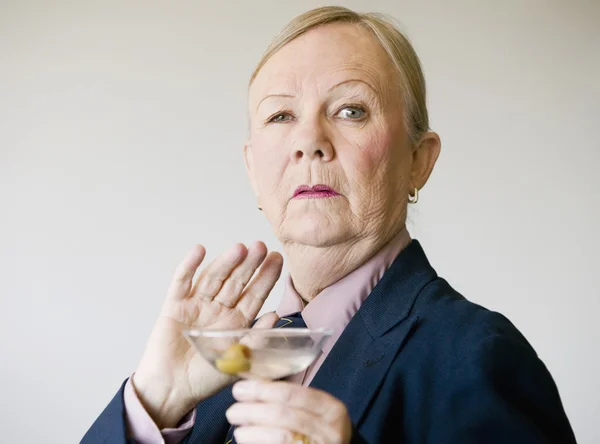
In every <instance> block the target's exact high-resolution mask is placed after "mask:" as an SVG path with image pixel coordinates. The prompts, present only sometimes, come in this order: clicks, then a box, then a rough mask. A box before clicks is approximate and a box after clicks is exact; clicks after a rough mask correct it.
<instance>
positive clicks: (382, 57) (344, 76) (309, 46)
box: [250, 23, 396, 103]
mask: <svg viewBox="0 0 600 444" xmlns="http://www.w3.org/2000/svg"><path fill="white" fill-rule="evenodd" d="M350 78H352V79H358V80H363V81H366V82H368V83H369V84H370V85H371V86H372V87H373V88H374V89H375V90H376V91H378V92H379V93H380V94H386V93H387V92H388V90H389V89H390V88H391V87H392V85H394V84H395V83H396V82H394V81H393V80H394V78H395V71H394V67H393V65H392V62H391V60H390V59H389V57H388V55H387V53H386V52H385V50H384V49H383V48H382V47H381V45H380V44H379V43H378V42H377V40H376V39H375V37H374V36H373V35H372V34H371V33H370V32H369V31H368V30H366V29H364V28H362V27H361V26H359V25H356V24H347V23H335V24H330V25H326V26H321V27H318V28H314V29H311V30H310V31H308V32H306V33H305V34H303V35H301V36H300V37H298V38H296V39H295V40H293V41H291V42H290V43H288V44H287V45H285V46H284V47H283V48H281V49H280V50H279V51H278V52H276V53H275V54H274V55H273V56H272V57H271V58H270V59H269V60H268V61H267V63H265V65H264V66H263V67H262V69H261V70H260V71H259V73H258V75H257V76H256V78H255V80H254V83H253V84H252V86H251V88H250V102H251V103H252V102H254V101H256V100H260V98H261V97H262V96H264V95H265V94H269V93H273V92H274V91H275V90H285V92H288V93H302V92H305V91H306V90H309V89H312V90H315V91H321V90H327V89H328V88H329V87H331V86H332V85H334V84H336V83H339V82H342V81H344V80H348V79H350ZM277 92H282V91H277Z"/></svg>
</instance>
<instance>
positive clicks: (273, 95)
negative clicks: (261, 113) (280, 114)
mask: <svg viewBox="0 0 600 444" xmlns="http://www.w3.org/2000/svg"><path fill="white" fill-rule="evenodd" d="M348 83H362V84H363V85H367V86H368V87H369V88H370V89H371V90H372V91H373V92H374V93H375V94H377V90H376V89H375V88H374V87H373V86H371V84H370V83H369V82H366V81H364V80H361V79H347V80H342V81H341V82H339V83H336V84H335V85H333V86H331V87H330V88H329V89H328V90H327V92H331V91H333V90H334V89H336V88H339V87H340V86H343V85H346V84H348ZM271 97H288V98H294V97H296V96H294V95H293V94H286V93H272V94H267V95H266V96H264V97H263V98H262V99H260V102H258V105H256V109H257V110H258V108H259V107H260V104H261V103H263V102H264V101H265V100H266V99H268V98H271Z"/></svg>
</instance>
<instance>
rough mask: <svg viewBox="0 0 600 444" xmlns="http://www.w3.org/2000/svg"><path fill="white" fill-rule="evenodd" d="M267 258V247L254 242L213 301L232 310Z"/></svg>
mask: <svg viewBox="0 0 600 444" xmlns="http://www.w3.org/2000/svg"><path fill="white" fill-rule="evenodd" d="M266 256H267V247H266V246H265V244H264V243H262V242H256V243H255V244H253V245H251V246H250V248H248V254H247V255H246V258H245V259H244V260H243V261H242V262H241V263H240V264H239V265H238V266H237V267H235V268H234V269H233V271H232V272H231V274H230V275H229V276H228V277H227V279H225V282H224V283H223V286H222V287H221V290H219V293H218V294H217V295H216V296H215V298H214V301H215V302H218V303H220V304H222V305H224V306H226V307H228V308H232V307H233V306H235V304H236V303H237V301H238V299H239V298H240V296H241V295H242V291H244V288H246V285H248V282H249V281H250V279H251V278H252V275H253V274H254V272H255V271H256V269H257V268H258V267H260V264H262V263H263V261H264V260H265V257H266Z"/></svg>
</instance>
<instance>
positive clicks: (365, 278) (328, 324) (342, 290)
mask: <svg viewBox="0 0 600 444" xmlns="http://www.w3.org/2000/svg"><path fill="white" fill-rule="evenodd" d="M410 241H411V238H410V235H409V233H408V231H407V230H406V228H403V229H402V231H401V232H400V233H398V234H397V235H396V236H395V237H394V238H393V239H392V240H391V241H390V242H389V243H388V244H387V245H385V246H384V247H383V248H382V249H381V250H380V251H379V252H378V253H376V254H375V255H374V256H373V257H372V258H371V259H369V260H368V261H367V262H365V263H364V264H363V265H361V266H360V267H358V268H357V269H356V270H354V271H352V272H351V273H349V274H348V275H346V276H344V277H343V278H342V279H340V280H339V281H337V282H335V283H333V284H331V285H330V286H329V287H327V288H325V289H324V290H322V291H321V292H320V293H319V294H318V295H317V296H316V297H315V298H314V299H313V300H312V301H310V303H309V304H305V302H304V301H303V299H302V298H301V297H300V295H299V294H298V292H297V291H296V289H295V288H294V283H293V281H292V278H291V276H290V275H288V276H287V280H286V285H285V290H284V293H283V298H282V300H281V303H280V304H279V307H278V308H277V310H276V312H277V315H278V316H279V317H283V316H286V315H290V314H292V313H297V312H302V318H303V319H304V322H305V323H306V326H307V327H308V328H311V329H315V328H331V329H333V335H332V337H330V338H329V339H328V340H327V341H326V342H325V344H324V345H323V353H324V354H328V353H329V351H330V350H331V348H333V345H334V344H335V342H336V341H337V339H338V338H339V337H340V335H341V334H342V331H343V330H344V329H345V328H346V325H348V323H349V322H350V319H352V317H353V316H354V315H355V314H356V312H357V311H358V309H359V308H360V306H361V305H362V303H363V302H364V301H365V299H367V297H368V296H369V294H370V293H371V291H373V288H375V285H377V282H379V280H380V279H381V277H382V276H383V274H384V273H385V272H386V271H387V269H388V268H389V267H390V266H391V265H392V263H393V262H394V259H396V257H397V256H398V255H399V254H400V252H401V251H402V250H403V249H404V248H405V247H406V246H407V245H408V244H409V243H410Z"/></svg>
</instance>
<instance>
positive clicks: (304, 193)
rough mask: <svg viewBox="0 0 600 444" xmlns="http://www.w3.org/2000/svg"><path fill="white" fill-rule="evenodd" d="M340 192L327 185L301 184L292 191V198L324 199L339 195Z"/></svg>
mask: <svg viewBox="0 0 600 444" xmlns="http://www.w3.org/2000/svg"><path fill="white" fill-rule="evenodd" d="M339 195H340V193H338V192H337V191H335V190H334V189H333V188H331V187H329V186H327V185H314V186H312V187H310V186H308V185H302V186H299V187H298V188H296V191H294V199H324V198H327V197H335V196H339Z"/></svg>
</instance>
